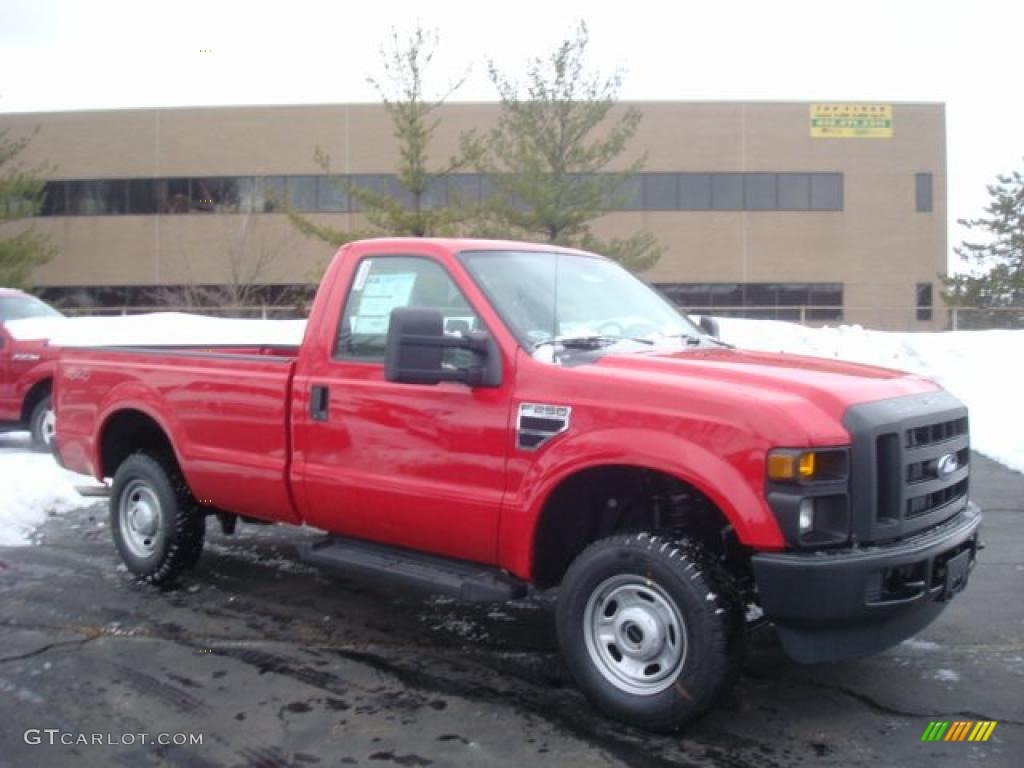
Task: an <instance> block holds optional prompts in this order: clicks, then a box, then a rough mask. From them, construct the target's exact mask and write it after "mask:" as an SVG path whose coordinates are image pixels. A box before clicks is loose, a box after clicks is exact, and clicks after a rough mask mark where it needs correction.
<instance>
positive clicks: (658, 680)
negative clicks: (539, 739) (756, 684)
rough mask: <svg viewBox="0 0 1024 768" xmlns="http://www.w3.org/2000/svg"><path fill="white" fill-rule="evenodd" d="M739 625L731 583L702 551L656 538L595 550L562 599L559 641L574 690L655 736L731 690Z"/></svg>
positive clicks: (566, 583)
mask: <svg viewBox="0 0 1024 768" xmlns="http://www.w3.org/2000/svg"><path fill="white" fill-rule="evenodd" d="M742 619H743V616H742V611H741V602H740V600H739V599H738V598H737V597H736V595H735V592H734V590H732V589H731V588H730V581H729V579H728V577H727V575H726V574H725V573H724V571H722V570H721V568H720V567H719V566H718V565H717V564H716V563H715V561H714V560H713V559H712V558H711V557H709V556H708V555H707V553H706V552H705V551H704V550H703V549H702V548H701V547H700V546H699V545H697V544H695V543H693V542H690V541H687V540H674V539H669V538H664V537H662V536H657V535H653V534H649V533H631V534H620V535H616V536H612V537H609V538H607V539H602V540H600V541H598V542H596V543H594V544H592V545H591V546H590V547H588V548H587V549H585V550H584V551H583V552H582V553H581V554H580V555H579V556H578V557H577V558H576V559H575V560H574V561H573V563H572V565H571V566H570V567H569V570H568V572H567V573H566V575H565V579H564V580H563V582H562V586H561V588H560V589H559V594H558V605H557V625H558V639H559V643H560V645H561V647H562V653H563V654H564V656H565V660H566V663H567V664H568V666H569V670H570V672H571V673H572V675H573V677H574V678H575V680H576V683H577V685H579V687H580V688H581V689H582V690H583V692H584V693H585V694H586V695H587V697H588V698H589V699H590V700H591V701H592V702H593V703H594V704H595V705H596V706H597V707H598V708H599V709H601V710H602V711H603V712H604V713H605V714H607V715H609V716H610V717H613V718H616V719H618V720H622V721H624V722H627V723H630V724H633V725H637V726H640V727H643V728H647V729H649V730H654V731H673V730H677V729H679V728H680V727H682V726H683V725H685V724H686V723H687V722H688V721H689V720H691V719H693V718H694V717H696V716H698V715H700V714H702V713H703V712H705V711H706V710H707V709H708V708H710V707H711V706H712V705H713V704H714V703H715V701H716V700H717V699H718V697H719V696H720V695H721V694H722V693H724V692H725V691H726V690H727V689H728V688H729V686H731V685H732V683H733V682H734V679H735V676H736V671H737V670H738V669H739V663H740V659H739V657H740V654H741V652H742V646H743V642H742V638H743V621H742ZM659 640H660V641H661V642H660V644H659ZM588 641H589V645H588ZM659 648H660V651H657V654H656V656H657V657H656V658H654V655H655V651H656V650H657V649H659ZM616 655H617V656H618V658H616Z"/></svg>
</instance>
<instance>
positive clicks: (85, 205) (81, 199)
mask: <svg viewBox="0 0 1024 768" xmlns="http://www.w3.org/2000/svg"><path fill="white" fill-rule="evenodd" d="M67 194H68V213H71V214H72V215H75V216H106V215H109V214H117V213H125V209H126V208H127V203H128V185H127V183H126V182H124V181H69V182H68V193H67Z"/></svg>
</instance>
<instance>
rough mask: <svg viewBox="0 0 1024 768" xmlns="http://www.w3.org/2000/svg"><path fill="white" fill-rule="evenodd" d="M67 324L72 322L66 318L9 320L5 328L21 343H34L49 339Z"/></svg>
mask: <svg viewBox="0 0 1024 768" xmlns="http://www.w3.org/2000/svg"><path fill="white" fill-rule="evenodd" d="M67 322H70V321H69V319H68V318H66V317H25V318H22V319H21V320H8V321H7V322H6V323H5V324H4V327H5V328H6V329H7V331H8V333H10V334H11V336H13V337H14V338H16V339H18V340H19V341H34V340H36V339H49V338H50V337H51V336H53V335H54V334H55V333H57V331H58V330H59V329H60V328H61V327H62V326H63V325H64V323H67Z"/></svg>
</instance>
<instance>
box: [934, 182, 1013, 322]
mask: <svg viewBox="0 0 1024 768" xmlns="http://www.w3.org/2000/svg"><path fill="white" fill-rule="evenodd" d="M988 193H989V196H990V201H989V204H988V205H987V206H985V209H984V211H985V215H983V216H981V217H979V218H976V219H960V220H959V223H960V224H961V225H962V226H964V227H966V228H967V229H969V230H976V231H978V232H979V233H981V234H982V237H980V238H978V239H977V240H970V241H968V240H965V241H964V242H962V243H961V244H960V245H959V246H957V247H956V248H955V249H954V250H955V251H956V254H957V255H958V256H959V257H960V258H961V259H963V260H964V261H966V262H970V263H972V264H974V265H977V266H980V267H982V268H986V269H987V270H988V271H987V272H985V273H984V274H976V275H970V274H968V275H954V276H952V277H947V278H945V279H944V282H945V284H946V290H945V299H946V301H947V302H948V303H950V304H952V305H954V306H962V307H975V308H978V309H995V308H1000V307H1022V308H1024V174H1022V173H1021V172H1020V171H1015V172H1013V173H1012V174H1009V175H1000V176H997V177H996V183H995V184H992V185H989V186H988ZM1015 318H1019V315H1018V314H1017V313H1012V312H990V313H986V316H985V318H984V320H985V322H986V323H987V324H998V325H1020V324H1021V323H1020V321H1019V320H1017V321H1016V322H1014V319H1015Z"/></svg>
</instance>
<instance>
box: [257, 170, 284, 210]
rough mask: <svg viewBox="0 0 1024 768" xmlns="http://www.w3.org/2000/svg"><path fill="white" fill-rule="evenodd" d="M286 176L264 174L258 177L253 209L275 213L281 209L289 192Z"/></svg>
mask: <svg viewBox="0 0 1024 768" xmlns="http://www.w3.org/2000/svg"><path fill="white" fill-rule="evenodd" d="M285 181H286V180H285V177H284V176H264V177H263V178H258V179H256V194H255V195H254V197H253V203H254V204H253V211H254V212H257V213H259V212H262V213H273V212H275V211H280V210H281V208H282V207H283V205H284V200H285V197H286V196H287V194H288V191H287V188H286V186H285Z"/></svg>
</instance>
